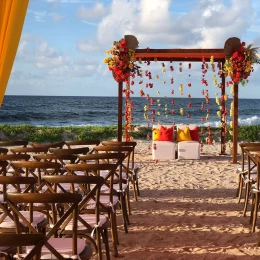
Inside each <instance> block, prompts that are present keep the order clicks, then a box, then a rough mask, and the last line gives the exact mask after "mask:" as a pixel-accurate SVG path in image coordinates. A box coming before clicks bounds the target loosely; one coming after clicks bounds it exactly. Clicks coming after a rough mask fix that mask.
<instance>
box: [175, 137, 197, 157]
mask: <svg viewBox="0 0 260 260" xmlns="http://www.w3.org/2000/svg"><path fill="white" fill-rule="evenodd" d="M178 159H200V143H199V142H197V141H181V142H178Z"/></svg>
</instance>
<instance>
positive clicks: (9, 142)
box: [0, 140, 28, 147]
mask: <svg viewBox="0 0 260 260" xmlns="http://www.w3.org/2000/svg"><path fill="white" fill-rule="evenodd" d="M27 145H28V142H27V141H21V140H7V141H0V146H1V147H2V146H4V147H11V146H23V147H26V146H27Z"/></svg>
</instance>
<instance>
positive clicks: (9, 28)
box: [0, 0, 29, 106]
mask: <svg viewBox="0 0 260 260" xmlns="http://www.w3.org/2000/svg"><path fill="white" fill-rule="evenodd" d="M28 2H29V0H0V106H1V105H2V102H3V98H4V94H5V90H6V87H7V83H8V80H9V77H10V74H11V71H12V67H13V63H14V59H15V55H16V51H17V48H18V44H19V41H20V37H21V33H22V29H23V23H24V18H25V15H26V10H27V7H28Z"/></svg>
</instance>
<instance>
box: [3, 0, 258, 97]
mask: <svg viewBox="0 0 260 260" xmlns="http://www.w3.org/2000/svg"><path fill="white" fill-rule="evenodd" d="M259 32H260V1H259V0H172V1H171V0H112V1H108V0H100V1H99V0H30V2H29V6H28V10H27V14H26V18H25V22H24V27H23V31H22V35H21V39H20V43H19V47H18V51H17V54H16V58H15V62H14V65H13V69H12V73H11V76H10V79H9V82H8V86H7V91H6V94H7V95H48V96H117V93H118V92H117V91H118V89H117V83H116V82H115V80H114V79H113V77H112V75H111V72H110V71H109V70H108V68H107V65H105V64H104V62H103V60H104V58H106V57H107V55H106V50H109V49H111V47H112V45H113V42H114V41H115V40H116V41H118V40H120V39H121V38H123V37H124V35H128V34H132V35H135V36H136V37H137V39H138V41H139V48H147V47H149V48H163V49H166V48H183V49H185V48H223V47H224V44H225V41H226V40H227V39H228V38H230V37H238V38H240V39H241V41H245V42H246V44H249V43H253V44H254V45H253V46H254V47H258V46H260V35H259ZM165 65H166V70H167V71H166V73H165V74H163V75H162V71H161V68H162V64H161V62H157V63H155V62H153V63H152V64H151V65H150V66H149V67H148V66H147V65H146V64H140V66H142V69H143V70H144V71H145V70H149V71H151V72H152V75H153V79H152V81H151V82H153V83H154V87H153V89H147V88H146V85H145V81H144V84H139V83H140V80H136V81H135V84H134V85H133V86H132V87H131V88H132V90H133V92H134V94H133V95H134V96H140V94H139V93H140V89H141V88H143V90H144V92H145V94H149V95H151V96H155V95H162V96H170V93H171V90H173V89H174V91H175V95H176V97H178V96H181V93H180V92H179V85H180V84H183V86H184V95H183V97H186V96H187V95H188V94H190V95H191V97H202V96H201V95H202V94H201V92H202V90H203V89H205V86H204V85H202V84H201V75H202V73H201V63H200V62H197V63H192V67H191V69H188V64H185V63H183V64H182V67H183V71H182V72H179V67H180V65H179V63H172V64H169V63H167V64H165ZM170 65H173V66H174V68H175V70H174V72H170V70H169V66H170ZM213 74H214V73H212V72H209V73H208V74H207V75H206V76H205V77H206V79H207V81H208V83H209V85H208V87H207V88H208V90H209V97H215V95H216V93H220V90H219V89H218V88H216V87H215V86H214V84H213V80H212V77H213ZM157 75H158V76H157ZM171 77H174V80H175V82H174V84H173V85H171V84H170V78H171ZM259 80H260V73H259V65H255V66H254V72H253V73H252V74H251V76H250V78H249V83H248V84H247V86H246V87H243V86H240V87H239V97H240V98H260V84H259ZM188 83H191V84H192V87H190V88H188V87H187V84H188ZM228 91H229V90H227V92H228ZM229 95H231V96H232V94H229Z"/></svg>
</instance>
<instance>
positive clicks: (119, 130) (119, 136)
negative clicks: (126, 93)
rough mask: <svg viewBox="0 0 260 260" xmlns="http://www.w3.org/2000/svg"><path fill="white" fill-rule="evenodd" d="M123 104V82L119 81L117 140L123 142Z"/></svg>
mask: <svg viewBox="0 0 260 260" xmlns="http://www.w3.org/2000/svg"><path fill="white" fill-rule="evenodd" d="M122 106H123V82H118V119H117V120H118V126H117V140H118V142H122V134H123V131H122V117H123V112H122Z"/></svg>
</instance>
